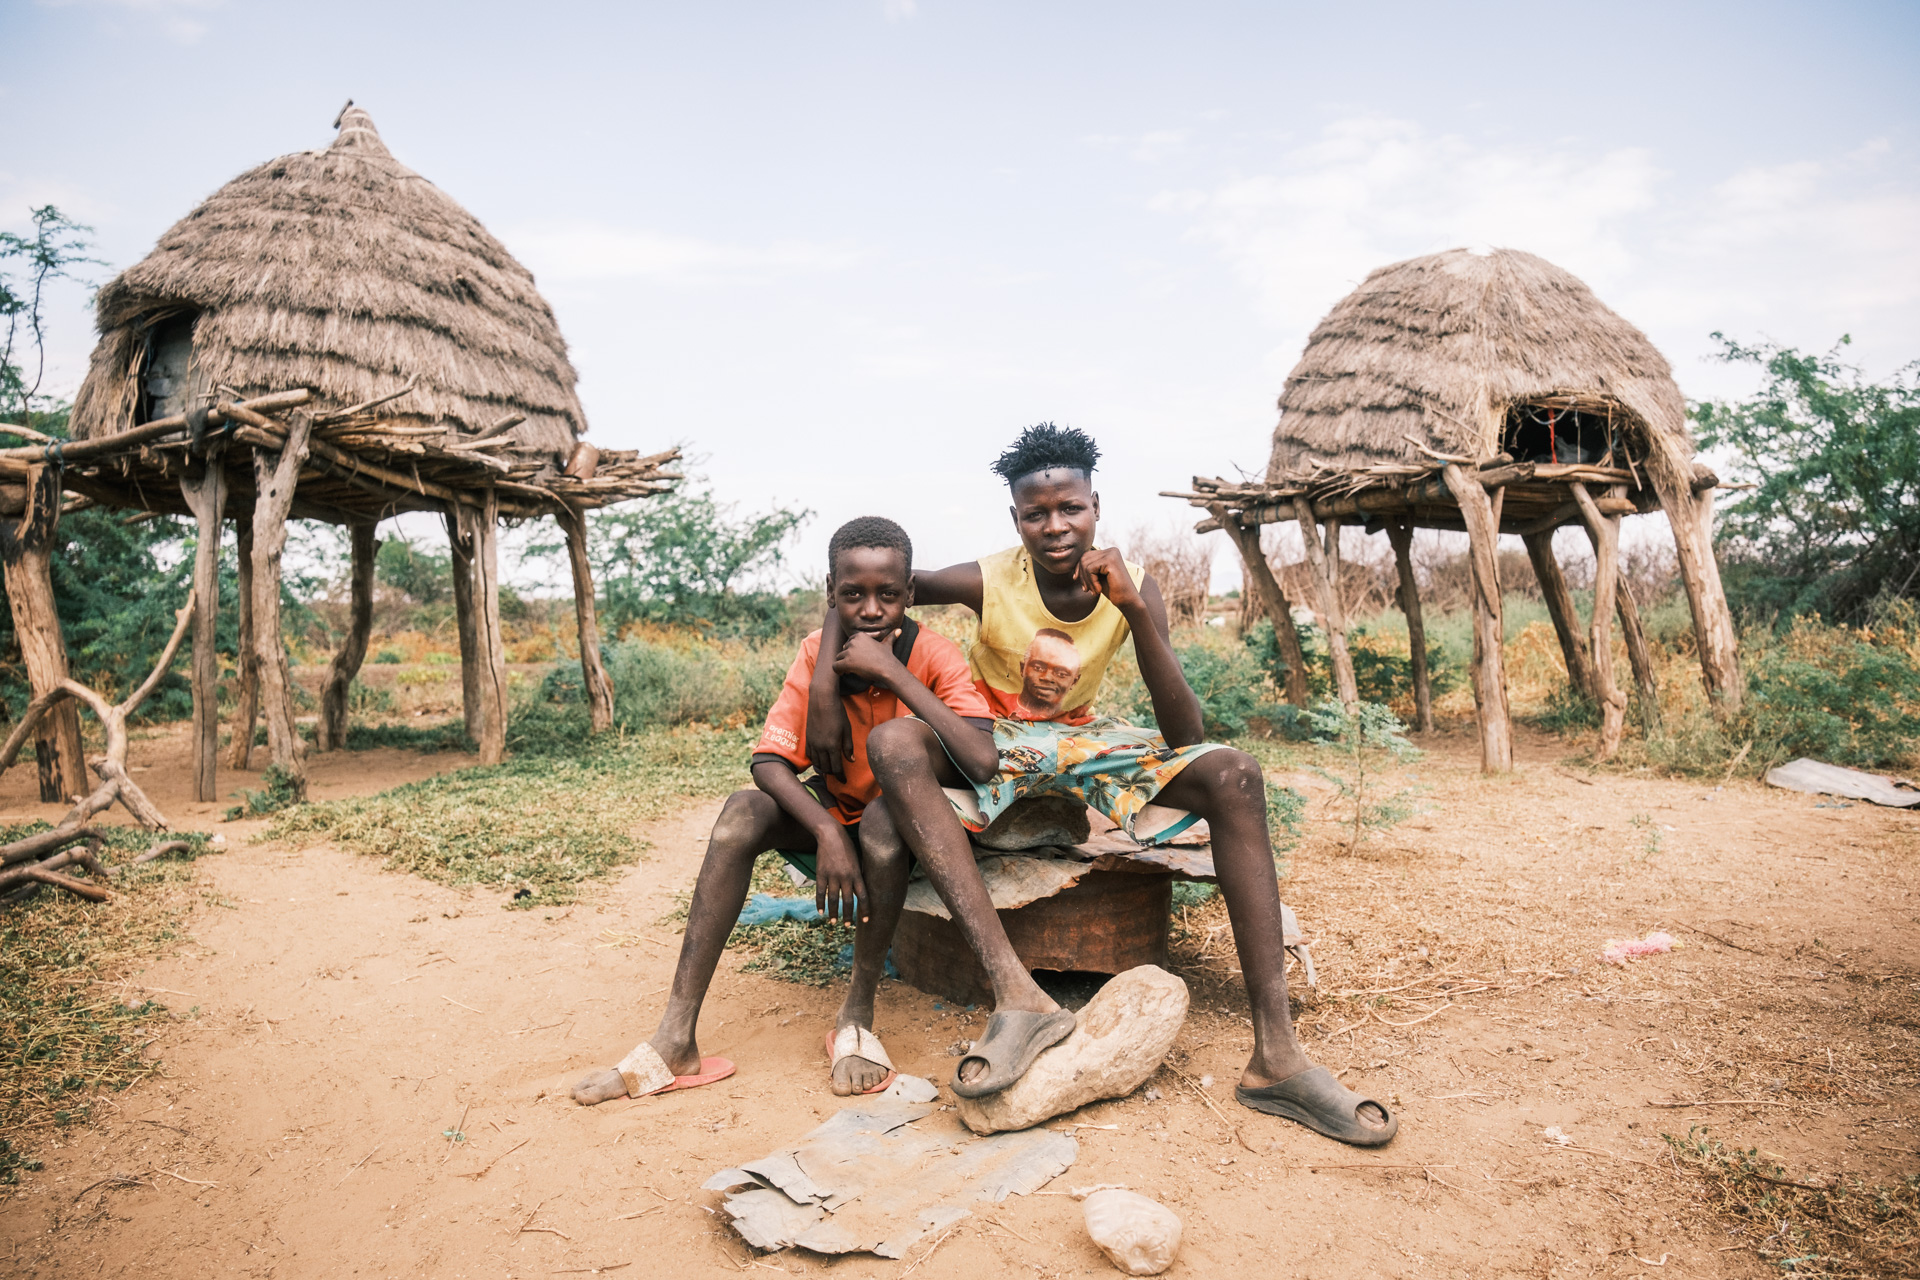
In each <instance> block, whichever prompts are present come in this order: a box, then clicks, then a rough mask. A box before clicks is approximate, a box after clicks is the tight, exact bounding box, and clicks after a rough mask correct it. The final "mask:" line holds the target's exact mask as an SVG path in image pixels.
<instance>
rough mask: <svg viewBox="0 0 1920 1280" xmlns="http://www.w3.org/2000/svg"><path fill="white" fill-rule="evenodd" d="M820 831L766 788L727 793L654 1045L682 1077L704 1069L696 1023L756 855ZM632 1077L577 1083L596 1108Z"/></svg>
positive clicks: (593, 1077) (807, 841)
mask: <svg viewBox="0 0 1920 1280" xmlns="http://www.w3.org/2000/svg"><path fill="white" fill-rule="evenodd" d="M812 847H813V837H812V835H810V834H809V833H808V832H807V830H806V829H805V828H804V827H802V826H801V825H800V824H799V823H797V822H795V821H794V820H793V819H792V818H791V817H789V816H788V815H787V813H786V811H785V810H783V809H781V807H780V806H779V804H778V803H776V802H775V801H774V799H773V797H771V796H769V795H767V794H766V793H765V792H764V791H759V790H756V789H748V790H745V791H736V792H734V793H733V794H732V795H730V796H728V797H727V803H726V804H725V805H724V806H723V807H722V808H721V810H720V818H719V820H718V821H716V822H715V823H714V824H713V834H712V836H711V837H709V839H708V841H707V856H706V859H705V860H704V861H703V862H702V863H701V864H700V878H699V879H698V880H696V881H695V882H694V886H693V901H692V903H691V904H689V906H688V908H687V932H686V937H685V938H684V939H683V940H682V941H681V943H680V963H679V965H678V967H676V968H675V969H674V971H673V991H672V994H671V995H669V996H668V997H667V1007H666V1010H665V1012H663V1013H662V1014H661V1015H660V1025H659V1027H658V1028H657V1029H656V1030H655V1031H654V1033H653V1036H652V1038H651V1039H650V1040H649V1042H648V1043H650V1044H652V1045H653V1047H654V1051H655V1052H657V1053H658V1054H659V1055H660V1058H661V1060H662V1061H664V1062H665V1063H666V1064H667V1069H668V1070H670V1071H672V1072H673V1073H674V1074H675V1075H678V1076H684V1075H692V1074H693V1073H695V1072H697V1071H698V1070H699V1069H700V1046H699V1044H698V1043H697V1042H696V1041H695V1040H694V1036H693V1029H694V1024H695V1023H696V1022H698V1021H699V1018H700V1005H701V1003H702V1001H704V1000H705V999H706V996H707V985H708V984H709V983H710V982H712V981H713V971H714V969H715V968H716V967H717V966H718V965H719V963H720V953H721V952H722V951H723V950H725V949H726V945H727V935H728V934H730V933H732V932H733V926H734V925H735V924H736V923H737V922H738V921H739V919H740V908H741V907H742V906H744V905H745V904H746V901H747V884H748V882H749V881H750V880H751V879H752V878H753V864H754V860H755V859H756V858H758V857H759V856H760V855H761V854H762V853H765V852H766V851H767V850H768V849H775V848H783V849H810V848H812ZM626 1092H627V1086H626V1082H625V1081H623V1080H622V1079H621V1078H620V1073H619V1072H618V1071H615V1070H612V1069H611V1068H609V1069H607V1070H605V1071H595V1072H592V1073H591V1074H589V1075H586V1076H583V1077H581V1079H580V1081H579V1083H577V1084H575V1085H574V1086H573V1100H574V1101H575V1102H578V1103H580V1104H581V1105H582V1106H592V1105H593V1104H594V1103H596V1102H605V1101H606V1100H607V1099H609V1098H620V1097H624V1096H626Z"/></svg>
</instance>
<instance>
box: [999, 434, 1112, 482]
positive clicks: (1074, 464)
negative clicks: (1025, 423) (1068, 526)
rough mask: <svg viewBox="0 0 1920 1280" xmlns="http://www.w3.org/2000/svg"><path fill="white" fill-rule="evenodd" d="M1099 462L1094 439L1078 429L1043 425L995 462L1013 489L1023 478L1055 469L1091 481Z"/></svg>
mask: <svg viewBox="0 0 1920 1280" xmlns="http://www.w3.org/2000/svg"><path fill="white" fill-rule="evenodd" d="M1098 461H1100V446H1099V445H1097V444H1095V443H1094V442H1093V437H1092V436H1090V435H1088V434H1087V433H1086V432H1084V431H1081V430H1079V429H1078V428H1076V427H1056V426H1054V425H1053V424H1052V423H1051V422H1042V423H1037V424H1036V425H1034V426H1031V427H1028V428H1027V429H1026V430H1025V431H1022V432H1021V433H1020V438H1019V439H1018V440H1015V441H1014V442H1013V443H1012V444H1011V445H1009V446H1007V451H1006V452H1005V453H1003V454H1001V455H1000V456H999V457H998V458H997V459H995V460H994V464H993V469H994V471H995V472H997V473H998V474H999V476H1000V478H1001V479H1002V480H1005V481H1006V482H1007V484H1008V486H1009V487H1011V486H1012V485H1013V483H1014V482H1015V481H1017V480H1019V479H1020V477H1022V476H1030V475H1032V474H1033V473H1034V472H1036V471H1051V470H1052V469H1053V468H1055V467H1068V468H1071V469H1072V470H1075V471H1078V472H1081V473H1082V474H1084V475H1086V476H1087V477H1089V478H1091V477H1092V476H1093V466H1094V464H1095V463H1096V462H1098Z"/></svg>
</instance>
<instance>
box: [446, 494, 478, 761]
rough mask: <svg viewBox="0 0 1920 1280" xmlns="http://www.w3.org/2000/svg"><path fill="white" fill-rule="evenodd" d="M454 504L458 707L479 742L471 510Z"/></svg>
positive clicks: (450, 530)
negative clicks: (465, 513)
mask: <svg viewBox="0 0 1920 1280" xmlns="http://www.w3.org/2000/svg"><path fill="white" fill-rule="evenodd" d="M470 510H471V508H468V507H466V506H464V505H462V504H459V503H456V504H454V506H453V507H452V508H451V509H450V510H448V512H447V513H446V514H447V546H448V548H449V549H450V550H451V551H452V553H453V622H454V628H455V630H456V631H458V633H459V636H460V707H461V710H462V711H463V712H464V713H465V715H466V722H467V737H468V738H469V739H471V740H472V741H474V742H479V741H480V720H481V711H480V627H479V624H478V623H477V622H475V621H474V614H473V537H472V531H471V529H470V528H469V522H468V521H467V520H466V519H464V518H463V517H462V516H461V514H460V513H461V512H462V511H470Z"/></svg>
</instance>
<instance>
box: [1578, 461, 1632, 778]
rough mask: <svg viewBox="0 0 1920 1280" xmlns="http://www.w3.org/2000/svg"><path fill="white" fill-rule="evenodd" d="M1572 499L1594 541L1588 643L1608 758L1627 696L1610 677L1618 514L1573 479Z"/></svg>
mask: <svg viewBox="0 0 1920 1280" xmlns="http://www.w3.org/2000/svg"><path fill="white" fill-rule="evenodd" d="M1567 487H1568V488H1569V489H1571V490H1572V491H1573V500H1574V501H1575V502H1577V503H1579V504H1580V515H1581V518H1582V519H1583V520H1585V521H1586V525H1587V537H1588V538H1589V539H1590V540H1591V541H1592V542H1593V556H1594V560H1595V562H1596V563H1595V567H1594V572H1593V616H1592V617H1591V618H1590V619H1589V621H1588V624H1587V644H1588V647H1589V649H1590V651H1591V652H1592V654H1593V694H1594V701H1595V702H1597V703H1599V705H1600V758H1601V759H1602V760H1605V759H1608V758H1610V757H1611V756H1612V755H1613V754H1614V753H1615V752H1617V751H1618V750H1620V735H1621V733H1622V732H1623V731H1624V730H1625V728H1626V722H1627V695H1626V694H1624V693H1622V692H1620V685H1619V683H1618V682H1617V681H1616V680H1615V679H1614V676H1613V614H1614V602H1615V601H1616V600H1617V599H1618V597H1619V589H1620V517H1619V516H1604V515H1601V514H1600V508H1599V506H1598V505H1596V504H1595V502H1594V500H1593V497H1592V495H1591V494H1589V493H1588V492H1587V486H1585V485H1584V484H1580V483H1579V482H1577V481H1576V482H1575V483H1573V484H1571V485H1569V486H1567Z"/></svg>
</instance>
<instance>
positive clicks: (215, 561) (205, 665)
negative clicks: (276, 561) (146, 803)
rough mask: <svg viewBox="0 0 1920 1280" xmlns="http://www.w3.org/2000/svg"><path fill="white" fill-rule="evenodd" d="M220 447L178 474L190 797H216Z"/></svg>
mask: <svg viewBox="0 0 1920 1280" xmlns="http://www.w3.org/2000/svg"><path fill="white" fill-rule="evenodd" d="M224 452H225V450H224V449H218V450H214V449H210V450H209V451H208V453H207V456H206V458H205V459H204V460H203V468H202V470H201V473H200V475H198V476H197V477H192V478H188V477H182V478H181V480H180V495H181V496H182V497H183V498H185V499H186V501H187V508H188V509H189V510H190V511H192V512H193V520H194V526H195V532H196V536H197V539H198V541H197V543H196V545H195V548H194V553H193V591H194V597H195V599H196V600H198V601H199V604H198V606H197V607H196V608H195V609H194V611H193V798H194V799H195V800H200V801H207V800H217V799H219V798H220V792H219V779H218V777H217V776H216V775H217V772H218V769H219V764H220V656H219V654H217V653H216V652H215V651H214V644H215V636H216V635H217V634H218V630H219V625H220V525H221V522H222V521H223V520H224V519H225V517H226V511H227V469H226V459H225V458H224V457H223V456H221V455H222V454H223V453H224Z"/></svg>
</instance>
